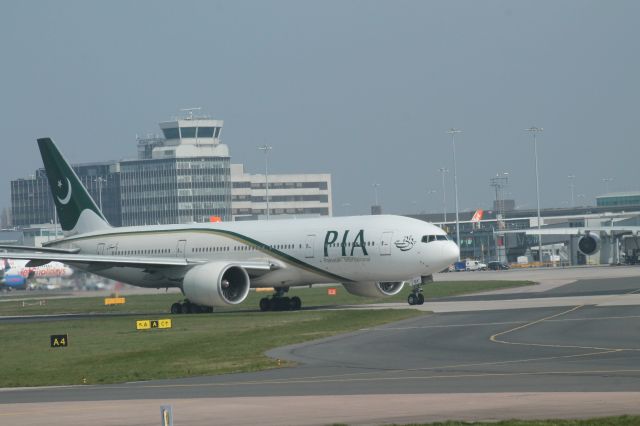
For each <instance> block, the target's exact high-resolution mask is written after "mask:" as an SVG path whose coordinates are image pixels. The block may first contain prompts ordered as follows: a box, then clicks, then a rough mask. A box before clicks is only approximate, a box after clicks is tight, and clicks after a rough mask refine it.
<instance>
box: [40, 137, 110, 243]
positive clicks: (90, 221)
mask: <svg viewBox="0 0 640 426" xmlns="http://www.w3.org/2000/svg"><path fill="white" fill-rule="evenodd" d="M38 148H40V155H41V156H42V161H43V162H44V168H45V170H46V172H47V177H48V178H49V186H50V187H51V194H52V195H53V202H54V203H55V205H56V211H57V212H58V217H59V218H60V225H61V226H62V230H63V231H65V234H80V233H85V232H91V231H97V230H100V229H104V228H109V224H108V222H107V219H105V217H104V215H103V214H102V212H101V211H100V209H99V208H98V206H96V203H95V202H94V201H93V199H92V198H91V196H90V195H89V193H88V192H87V190H86V189H85V187H84V186H83V185H82V182H80V179H79V178H78V175H76V173H75V172H74V171H73V169H72V168H71V166H70V165H69V163H68V162H67V161H66V160H65V159H64V157H63V156H62V154H61V153H60V151H58V148H57V147H56V145H55V144H54V143H53V141H52V140H51V139H50V138H41V139H38Z"/></svg>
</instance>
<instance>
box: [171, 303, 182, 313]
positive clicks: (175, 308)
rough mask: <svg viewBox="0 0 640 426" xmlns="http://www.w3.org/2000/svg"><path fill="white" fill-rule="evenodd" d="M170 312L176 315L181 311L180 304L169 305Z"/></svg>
mask: <svg viewBox="0 0 640 426" xmlns="http://www.w3.org/2000/svg"><path fill="white" fill-rule="evenodd" d="M171 313H172V314H174V315H178V314H181V313H182V305H181V304H180V303H177V302H176V303H174V304H173V305H171Z"/></svg>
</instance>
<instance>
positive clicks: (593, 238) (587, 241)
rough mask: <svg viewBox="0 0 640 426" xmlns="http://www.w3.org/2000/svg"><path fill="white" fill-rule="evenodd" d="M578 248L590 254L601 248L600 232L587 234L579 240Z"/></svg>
mask: <svg viewBox="0 0 640 426" xmlns="http://www.w3.org/2000/svg"><path fill="white" fill-rule="evenodd" d="M578 250H580V251H581V252H582V253H583V254H586V255H587V256H590V255H592V254H596V253H597V252H598V251H599V250H600V237H599V236H598V234H591V233H590V234H587V235H585V236H584V237H582V238H580V240H579V241H578Z"/></svg>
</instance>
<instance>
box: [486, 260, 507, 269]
mask: <svg viewBox="0 0 640 426" xmlns="http://www.w3.org/2000/svg"><path fill="white" fill-rule="evenodd" d="M487 268H489V269H491V270H492V271H500V270H505V269H509V265H508V264H506V263H504V262H500V261H497V260H494V261H491V262H489V263H487Z"/></svg>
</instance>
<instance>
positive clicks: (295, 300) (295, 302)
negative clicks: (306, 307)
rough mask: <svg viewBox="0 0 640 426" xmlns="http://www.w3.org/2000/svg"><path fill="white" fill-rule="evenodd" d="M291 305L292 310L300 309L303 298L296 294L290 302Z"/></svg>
mask: <svg viewBox="0 0 640 426" xmlns="http://www.w3.org/2000/svg"><path fill="white" fill-rule="evenodd" d="M289 307H290V308H291V310H292V311H299V310H300V308H301V307H302V300H300V298H299V297H298V296H294V297H292V298H291V302H289Z"/></svg>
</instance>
